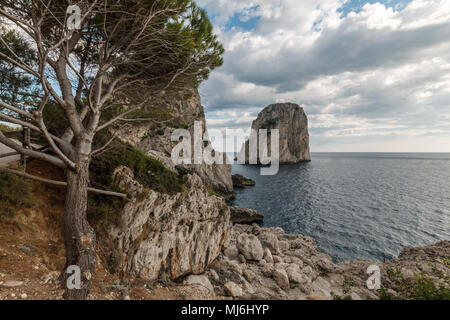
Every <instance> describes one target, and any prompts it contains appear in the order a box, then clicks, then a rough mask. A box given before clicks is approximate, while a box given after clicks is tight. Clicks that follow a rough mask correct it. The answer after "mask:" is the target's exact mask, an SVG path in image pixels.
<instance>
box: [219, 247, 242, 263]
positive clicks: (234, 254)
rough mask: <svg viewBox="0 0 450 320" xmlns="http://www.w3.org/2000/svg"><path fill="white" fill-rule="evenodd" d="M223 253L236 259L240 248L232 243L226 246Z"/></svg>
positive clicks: (231, 258)
mask: <svg viewBox="0 0 450 320" xmlns="http://www.w3.org/2000/svg"><path fill="white" fill-rule="evenodd" d="M223 254H224V255H225V257H227V258H228V259H230V260H234V259H236V258H237V257H238V255H239V250H238V248H237V247H236V246H235V245H231V246H229V247H228V248H226V249H225V250H224V251H223Z"/></svg>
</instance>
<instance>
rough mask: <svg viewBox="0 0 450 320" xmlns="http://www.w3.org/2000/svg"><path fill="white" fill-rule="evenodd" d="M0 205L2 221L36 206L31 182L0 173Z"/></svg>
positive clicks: (0, 218)
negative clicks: (20, 210)
mask: <svg viewBox="0 0 450 320" xmlns="http://www.w3.org/2000/svg"><path fill="white" fill-rule="evenodd" d="M0 203H1V206H0V220H2V219H4V218H6V217H13V216H14V214H15V213H16V212H17V210H19V209H22V208H31V207H33V206H34V205H36V204H37V200H36V199H34V197H33V187H32V184H31V182H30V181H28V180H25V179H23V178H20V177H18V176H16V175H14V174H9V173H0Z"/></svg>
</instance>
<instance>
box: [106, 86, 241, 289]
mask: <svg viewBox="0 0 450 320" xmlns="http://www.w3.org/2000/svg"><path fill="white" fill-rule="evenodd" d="M138 116H139V118H146V117H151V118H153V119H156V120H155V121H152V122H149V121H142V122H140V121H139V122H131V123H129V124H127V125H126V126H125V127H122V128H120V129H119V130H118V131H116V132H115V133H116V135H117V136H118V137H119V138H120V139H121V140H122V141H123V142H126V143H129V144H131V145H132V146H133V147H135V148H136V149H138V150H140V151H142V152H144V153H145V154H146V155H147V156H149V157H151V158H155V159H157V160H159V161H160V162H162V163H163V164H164V166H165V168H166V169H168V170H169V171H172V172H174V173H175V174H177V175H178V174H179V173H180V167H181V168H184V169H183V174H184V175H185V177H186V181H185V183H184V186H183V191H181V192H178V193H176V194H164V193H161V192H157V191H155V190H151V189H149V188H146V187H145V186H143V185H142V184H141V183H139V182H138V181H137V179H135V177H134V175H133V171H132V170H130V169H129V168H127V167H119V168H116V170H115V173H114V180H115V184H116V185H118V186H119V187H120V189H122V190H126V191H127V192H128V193H129V194H130V195H132V197H133V201H131V202H130V203H128V204H127V205H126V206H125V208H124V209H123V212H121V214H120V222H119V223H118V224H117V226H115V227H113V228H110V230H109V231H108V233H109V238H110V240H112V241H113V242H114V244H115V250H116V251H117V253H116V256H118V257H115V260H118V261H116V264H118V266H117V269H118V270H121V271H122V272H124V273H125V274H128V275H130V276H133V277H139V278H142V279H146V280H149V281H154V280H157V279H158V278H161V277H162V276H164V277H168V278H169V279H176V278H179V277H181V276H184V275H186V274H198V273H201V272H203V271H204V270H205V268H206V267H207V266H208V265H209V264H210V263H211V262H212V261H214V260H215V259H216V258H217V256H218V255H219V253H220V251H221V249H222V247H223V245H224V244H225V243H226V241H227V239H228V237H229V233H230V230H231V222H230V211H229V209H228V207H227V205H226V203H225V199H226V198H230V197H232V196H233V182H232V178H231V165H230V164H223V165H206V164H201V165H193V164H192V165H182V166H180V167H176V166H175V164H174V163H173V162H172V160H171V152H172V149H173V148H174V147H175V145H176V143H175V142H172V141H171V135H172V133H173V132H174V130H176V129H180V128H181V129H188V130H189V131H190V133H191V135H192V136H193V133H194V129H193V127H194V121H201V122H202V123H203V130H206V129H205V128H206V126H205V117H204V112H203V107H202V106H201V103H200V96H199V94H198V92H197V91H196V90H187V91H186V92H184V93H182V94H178V95H176V96H169V97H159V98H157V99H155V102H154V105H153V106H151V107H150V108H149V109H148V110H146V111H144V114H143V115H138Z"/></svg>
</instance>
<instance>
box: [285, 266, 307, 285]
mask: <svg viewBox="0 0 450 320" xmlns="http://www.w3.org/2000/svg"><path fill="white" fill-rule="evenodd" d="M286 273H287V274H288V277H289V281H290V282H293V283H297V284H303V283H307V282H308V278H307V277H306V276H305V275H304V274H302V273H301V271H300V267H299V266H298V265H296V264H291V265H290V266H288V267H287V268H286Z"/></svg>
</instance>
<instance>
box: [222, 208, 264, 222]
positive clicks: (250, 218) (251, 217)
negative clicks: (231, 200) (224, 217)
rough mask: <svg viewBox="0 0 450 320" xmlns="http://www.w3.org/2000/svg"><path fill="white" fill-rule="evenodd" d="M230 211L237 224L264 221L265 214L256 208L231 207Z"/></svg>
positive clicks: (232, 220)
mask: <svg viewBox="0 0 450 320" xmlns="http://www.w3.org/2000/svg"><path fill="white" fill-rule="evenodd" d="M230 212H231V222H232V223H235V224H253V223H260V222H263V221H264V215H263V214H262V213H261V212H258V211H256V210H252V209H245V208H239V207H230Z"/></svg>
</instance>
